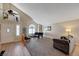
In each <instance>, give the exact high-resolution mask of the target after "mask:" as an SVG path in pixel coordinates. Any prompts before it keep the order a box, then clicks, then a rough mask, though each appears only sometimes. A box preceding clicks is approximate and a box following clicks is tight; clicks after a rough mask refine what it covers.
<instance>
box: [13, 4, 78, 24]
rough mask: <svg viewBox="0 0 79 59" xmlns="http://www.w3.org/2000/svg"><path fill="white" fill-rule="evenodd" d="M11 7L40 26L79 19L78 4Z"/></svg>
mask: <svg viewBox="0 0 79 59" xmlns="http://www.w3.org/2000/svg"><path fill="white" fill-rule="evenodd" d="M13 5H15V6H16V7H17V8H19V9H20V10H22V11H23V12H25V13H26V14H28V15H29V16H31V17H32V19H33V20H34V21H35V22H37V23H39V24H42V25H50V24H54V23H58V22H63V21H68V20H75V19H78V18H79V4H77V3H76V4H75V3H73V4H71V3H69V4H68V3H63V4H60V3H57V4H56V3H14V4H13Z"/></svg>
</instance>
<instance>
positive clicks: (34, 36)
mask: <svg viewBox="0 0 79 59" xmlns="http://www.w3.org/2000/svg"><path fill="white" fill-rule="evenodd" d="M78 6H79V4H73V3H72V4H64V3H63V4H61V3H58V4H57V3H55V4H53V3H50V4H49V3H46V4H44V3H39V4H38V3H36V4H34V3H1V4H0V9H1V15H0V19H1V20H0V51H1V54H2V55H3V56H75V55H76V56H78V55H79V51H78V49H79V38H78V36H79V33H78V31H79V28H78V26H79V17H78V15H79V12H78V10H79V8H78ZM22 39H23V40H22ZM54 40H57V41H54ZM62 41H63V43H61V42H62ZM18 42H22V43H18ZM22 44H24V45H22ZM57 44H58V45H57ZM22 49H23V50H22ZM15 51H16V52H15ZM62 51H63V52H62Z"/></svg>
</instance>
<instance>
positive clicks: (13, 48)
mask: <svg viewBox="0 0 79 59" xmlns="http://www.w3.org/2000/svg"><path fill="white" fill-rule="evenodd" d="M1 48H2V49H1V50H5V53H4V56H30V53H29V52H28V50H27V48H26V47H25V46H24V45H23V44H22V43H20V42H17V43H9V44H3V45H2V47H1Z"/></svg>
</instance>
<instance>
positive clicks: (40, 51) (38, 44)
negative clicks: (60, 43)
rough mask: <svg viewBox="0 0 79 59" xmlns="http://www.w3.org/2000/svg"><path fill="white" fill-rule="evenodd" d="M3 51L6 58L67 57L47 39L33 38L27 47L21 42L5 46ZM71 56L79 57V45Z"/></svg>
mask: <svg viewBox="0 0 79 59" xmlns="http://www.w3.org/2000/svg"><path fill="white" fill-rule="evenodd" d="M1 50H5V53H4V56H66V55H65V54H64V53H62V52H60V51H59V50H57V49H54V48H53V41H52V40H51V39H47V38H43V39H36V38H33V39H31V40H30V41H29V42H26V44H25V46H24V45H23V44H22V43H21V42H15V43H8V44H3V45H2V46H1ZM71 56H79V45H76V46H75V49H74V51H73V53H72V54H71Z"/></svg>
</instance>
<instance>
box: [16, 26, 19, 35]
mask: <svg viewBox="0 0 79 59" xmlns="http://www.w3.org/2000/svg"><path fill="white" fill-rule="evenodd" d="M19 35H20V25H16V36H19Z"/></svg>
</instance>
